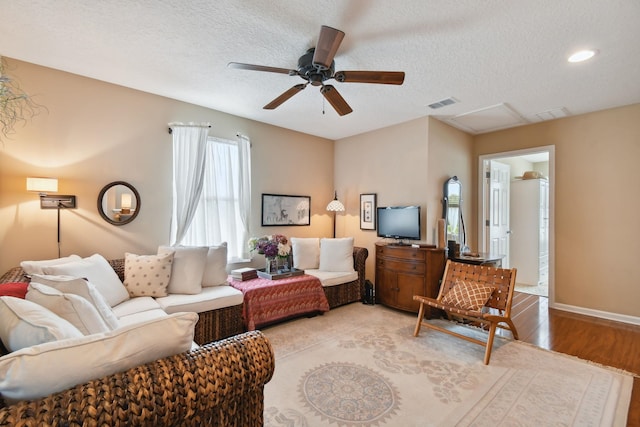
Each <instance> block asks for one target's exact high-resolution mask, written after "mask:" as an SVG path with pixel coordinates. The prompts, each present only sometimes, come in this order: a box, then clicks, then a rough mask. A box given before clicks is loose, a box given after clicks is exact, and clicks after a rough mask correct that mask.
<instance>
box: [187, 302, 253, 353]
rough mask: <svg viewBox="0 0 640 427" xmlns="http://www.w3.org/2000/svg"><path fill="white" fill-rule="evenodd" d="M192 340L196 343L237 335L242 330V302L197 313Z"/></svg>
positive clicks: (200, 343)
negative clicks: (197, 317)
mask: <svg viewBox="0 0 640 427" xmlns="http://www.w3.org/2000/svg"><path fill="white" fill-rule="evenodd" d="M198 316H200V318H199V319H198V323H196V328H195V334H194V336H193V340H194V341H195V342H196V343H198V345H204V344H208V343H210V342H212V341H217V340H221V339H223V338H227V337H231V336H234V335H238V334H241V333H243V332H244V324H243V322H242V304H238V305H233V306H231V307H225V308H219V309H216V310H211V311H205V312H204V313H198Z"/></svg>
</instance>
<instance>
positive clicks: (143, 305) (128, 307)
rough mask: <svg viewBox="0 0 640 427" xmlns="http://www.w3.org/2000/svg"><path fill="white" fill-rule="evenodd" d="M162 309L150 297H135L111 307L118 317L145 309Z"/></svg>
mask: <svg viewBox="0 0 640 427" xmlns="http://www.w3.org/2000/svg"><path fill="white" fill-rule="evenodd" d="M158 308H159V309H162V307H160V304H158V302H157V301H156V300H155V299H153V298H151V297H135V298H131V299H128V300H126V301H123V302H121V303H120V304H118V305H116V306H115V307H113V313H114V314H115V315H116V317H117V318H118V319H121V318H123V317H124V316H128V315H130V314H134V313H140V312H142V311H147V310H156V309H158Z"/></svg>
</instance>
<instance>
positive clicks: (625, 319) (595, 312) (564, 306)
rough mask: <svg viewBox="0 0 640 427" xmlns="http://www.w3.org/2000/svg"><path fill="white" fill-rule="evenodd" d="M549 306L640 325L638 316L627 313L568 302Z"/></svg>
mask: <svg viewBox="0 0 640 427" xmlns="http://www.w3.org/2000/svg"><path fill="white" fill-rule="evenodd" d="M549 307H551V308H555V309H557V310H562V311H569V312H571V313H577V314H583V315H585V316H592V317H599V318H601V319H607V320H613V321H616V322H622V323H630V324H632V325H640V317H637V316H629V315H627V314H619V313H611V312H608V311H601V310H594V309H591V308H584V307H578V306H575V305H569V304H560V303H557V302H556V303H552V304H549Z"/></svg>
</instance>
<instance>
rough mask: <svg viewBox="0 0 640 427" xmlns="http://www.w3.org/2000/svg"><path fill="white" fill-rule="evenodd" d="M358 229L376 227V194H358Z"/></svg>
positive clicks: (372, 228) (373, 228)
mask: <svg viewBox="0 0 640 427" xmlns="http://www.w3.org/2000/svg"><path fill="white" fill-rule="evenodd" d="M360 229H361V230H375V229H376V194H375V193H373V194H361V195H360Z"/></svg>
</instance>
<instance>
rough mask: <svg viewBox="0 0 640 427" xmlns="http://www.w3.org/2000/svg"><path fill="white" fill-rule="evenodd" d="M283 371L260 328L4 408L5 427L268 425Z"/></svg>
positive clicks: (0, 407)
mask: <svg viewBox="0 0 640 427" xmlns="http://www.w3.org/2000/svg"><path fill="white" fill-rule="evenodd" d="M274 369H275V358H274V354H273V349H272V348H271V345H270V343H269V341H268V340H267V338H266V337H265V336H264V335H263V334H262V333H261V332H259V331H253V332H247V333H245V334H241V335H236V336H234V337H231V338H227V339H225V340H222V341H217V342H214V343H210V344H207V345H205V346H203V347H200V348H198V349H196V350H192V351H188V352H186V353H180V354H177V355H175V356H170V357H167V358H164V359H159V360H156V361H155V362H151V363H148V364H146V365H143V366H137V367H135V368H131V369H129V370H127V371H124V372H120V373H117V374H113V375H109V376H106V377H103V378H99V379H95V380H91V381H89V382H87V383H84V384H79V385H77V386H75V387H72V388H70V389H68V390H65V391H61V392H58V393H54V394H51V395H49V396H47V397H45V398H42V399H38V400H33V401H22V402H18V403H15V404H13V405H9V406H6V407H5V406H4V404H3V403H4V402H3V401H2V400H1V399H0V426H22V427H25V426H41V425H48V426H131V425H136V426H229V427H258V426H262V425H263V423H264V418H263V417H264V385H265V384H266V383H267V382H268V381H269V380H270V379H271V377H272V376H273V372H274Z"/></svg>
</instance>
